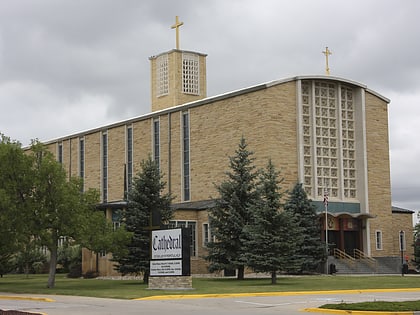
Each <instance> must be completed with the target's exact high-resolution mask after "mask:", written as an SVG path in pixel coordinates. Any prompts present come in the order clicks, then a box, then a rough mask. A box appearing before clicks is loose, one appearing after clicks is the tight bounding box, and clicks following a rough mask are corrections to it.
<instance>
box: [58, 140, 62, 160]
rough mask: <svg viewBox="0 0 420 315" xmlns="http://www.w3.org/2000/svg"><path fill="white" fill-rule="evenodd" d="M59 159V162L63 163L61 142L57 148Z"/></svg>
mask: <svg viewBox="0 0 420 315" xmlns="http://www.w3.org/2000/svg"><path fill="white" fill-rule="evenodd" d="M57 151H58V152H57V153H58V154H57V155H58V156H57V159H58V163H61V164H63V144H62V143H61V142H60V143H59V144H58V148H57Z"/></svg>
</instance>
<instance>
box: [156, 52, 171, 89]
mask: <svg viewBox="0 0 420 315" xmlns="http://www.w3.org/2000/svg"><path fill="white" fill-rule="evenodd" d="M156 72H157V75H156V76H157V96H158V97H159V96H163V95H167V94H168V93H169V70H168V55H167V54H164V55H161V56H159V57H158V58H157V59H156Z"/></svg>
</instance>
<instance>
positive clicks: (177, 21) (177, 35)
mask: <svg viewBox="0 0 420 315" xmlns="http://www.w3.org/2000/svg"><path fill="white" fill-rule="evenodd" d="M182 25H184V22H180V21H179V20H178V15H177V16H176V17H175V24H174V25H172V26H171V28H174V29H175V31H176V49H179V28H180V27H181V26H182Z"/></svg>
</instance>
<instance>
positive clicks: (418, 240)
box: [413, 213, 420, 269]
mask: <svg viewBox="0 0 420 315" xmlns="http://www.w3.org/2000/svg"><path fill="white" fill-rule="evenodd" d="M417 215H418V217H420V213H418V214H417ZM413 246H414V261H413V263H414V265H415V266H416V268H417V269H420V223H417V224H416V225H415V227H414V239H413Z"/></svg>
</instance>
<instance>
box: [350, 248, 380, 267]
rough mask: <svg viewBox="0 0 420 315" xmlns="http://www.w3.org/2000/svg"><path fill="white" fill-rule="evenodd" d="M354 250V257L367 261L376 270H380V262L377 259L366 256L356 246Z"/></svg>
mask: <svg viewBox="0 0 420 315" xmlns="http://www.w3.org/2000/svg"><path fill="white" fill-rule="evenodd" d="M353 252H354V258H356V259H360V260H363V261H365V262H366V263H367V264H368V265H369V266H370V267H371V268H372V269H373V270H374V271H375V272H377V271H378V262H377V261H376V259H374V258H372V257H369V256H366V254H365V253H364V252H362V251H361V250H359V249H357V248H355V249H354V250H353Z"/></svg>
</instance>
